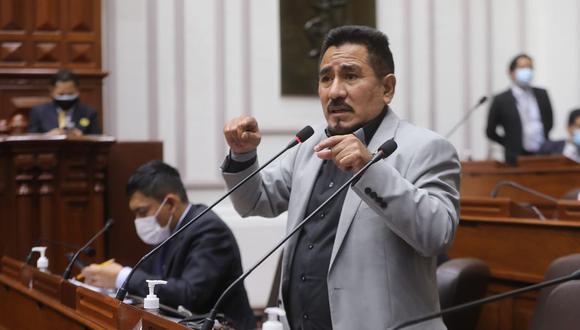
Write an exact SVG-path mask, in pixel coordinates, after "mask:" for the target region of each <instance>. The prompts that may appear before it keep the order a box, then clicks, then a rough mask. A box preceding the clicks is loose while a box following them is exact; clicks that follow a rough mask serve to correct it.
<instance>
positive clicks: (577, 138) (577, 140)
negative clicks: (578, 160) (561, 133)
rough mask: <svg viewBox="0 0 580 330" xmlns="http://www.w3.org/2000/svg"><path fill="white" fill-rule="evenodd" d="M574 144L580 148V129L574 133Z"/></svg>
mask: <svg viewBox="0 0 580 330" xmlns="http://www.w3.org/2000/svg"><path fill="white" fill-rule="evenodd" d="M572 143H574V145H575V146H577V147H578V148H580V128H577V129H575V130H574V132H572Z"/></svg>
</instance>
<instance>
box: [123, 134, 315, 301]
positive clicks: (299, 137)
mask: <svg viewBox="0 0 580 330" xmlns="http://www.w3.org/2000/svg"><path fill="white" fill-rule="evenodd" d="M313 133H314V131H313V130H312V128H311V127H310V126H306V127H305V128H303V129H302V130H301V131H300V132H299V133H298V134H296V137H295V138H294V140H292V141H291V142H290V143H288V145H287V146H286V147H285V148H284V149H282V151H280V152H278V153H277V154H276V155H275V156H274V157H272V158H271V159H270V160H268V161H267V162H266V163H265V164H264V165H262V166H260V168H258V169H257V170H255V171H254V172H252V173H251V174H250V175H248V176H247V177H245V178H244V179H243V180H242V181H240V182H238V184H236V185H235V186H234V187H233V188H232V189H230V190H228V191H227V192H226V193H225V194H224V195H223V196H222V197H220V198H219V199H218V200H217V201H215V202H214V203H213V204H211V205H210V206H209V207H208V208H206V209H205V210H203V211H202V212H201V213H200V214H198V215H197V216H196V217H194V218H193V219H191V220H187V222H186V223H185V225H183V226H181V228H179V229H177V230H176V231H175V232H174V233H173V234H171V235H170V236H169V237H167V238H166V239H165V240H164V241H163V242H161V243H160V244H158V245H157V246H156V247H154V248H153V249H151V251H149V253H147V254H146V255H144V256H143V257H142V258H141V259H139V261H138V262H137V264H135V266H134V267H133V268H131V272H130V273H129V275H127V278H126V279H125V282H123V285H121V287H120V288H119V290H117V294H116V296H115V298H116V299H117V300H119V301H123V300H124V299H125V296H126V295H127V291H128V290H127V285H128V284H129V280H130V279H131V277H132V276H133V273H134V272H135V270H136V269H137V268H139V266H140V265H141V264H142V263H143V262H144V261H145V260H147V259H148V258H149V257H151V256H152V255H153V254H154V253H155V252H157V251H158V250H159V249H161V248H162V247H163V246H164V245H165V243H167V242H168V241H170V240H172V239H173V237H175V236H177V235H179V233H181V232H182V231H184V230H185V229H186V228H188V227H189V226H190V225H191V224H192V223H194V222H196V221H197V220H198V219H199V218H201V217H202V216H204V215H205V214H206V213H207V212H209V211H210V210H211V209H213V208H214V206H216V205H217V204H219V203H220V202H221V201H223V200H224V199H225V198H226V197H228V196H229V195H231V194H232V193H233V192H234V191H236V190H237V189H238V188H239V187H241V186H242V185H243V184H244V183H246V182H247V181H248V180H250V179H251V178H252V177H254V175H256V174H258V173H259V172H260V171H261V170H262V169H263V168H264V167H266V166H268V165H269V164H270V163H271V162H273V161H274V160H276V159H277V158H278V157H280V155H282V154H283V153H285V152H286V151H288V150H289V149H290V148H292V147H294V146H295V145H297V144H298V143H302V142H303V141H306V139H308V138H310V136H312V134H313Z"/></svg>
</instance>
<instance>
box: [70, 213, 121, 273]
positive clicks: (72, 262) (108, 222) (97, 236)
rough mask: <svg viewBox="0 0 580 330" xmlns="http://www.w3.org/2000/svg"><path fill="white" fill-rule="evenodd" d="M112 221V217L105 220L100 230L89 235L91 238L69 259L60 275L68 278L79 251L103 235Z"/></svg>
mask: <svg viewBox="0 0 580 330" xmlns="http://www.w3.org/2000/svg"><path fill="white" fill-rule="evenodd" d="M114 222H115V221H114V220H113V219H109V220H107V223H105V226H104V227H103V228H102V229H101V230H99V231H98V232H97V233H96V234H95V235H94V236H93V237H91V239H89V241H88V242H87V243H86V244H85V245H84V246H83V247H82V248H80V249H79V250H78V251H77V252H76V253H75V254H74V256H73V257H72V258H71V260H70V261H69V263H68V265H67V266H66V269H65V270H64V273H62V277H63V278H64V279H65V280H68V279H69V277H70V273H71V272H72V267H73V265H74V264H75V262H76V260H77V259H78V257H79V255H80V254H81V252H82V251H83V250H84V249H86V248H87V247H88V246H89V245H91V244H93V242H94V241H95V240H96V239H97V238H99V237H100V236H101V235H103V233H105V232H106V231H107V230H109V228H111V226H112V225H113V223H114Z"/></svg>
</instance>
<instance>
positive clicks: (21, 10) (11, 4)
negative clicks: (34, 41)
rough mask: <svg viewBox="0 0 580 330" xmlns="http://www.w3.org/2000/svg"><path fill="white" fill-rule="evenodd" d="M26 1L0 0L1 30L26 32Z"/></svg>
mask: <svg viewBox="0 0 580 330" xmlns="http://www.w3.org/2000/svg"><path fill="white" fill-rule="evenodd" d="M25 3H26V1H23V0H2V1H0V32H7V31H10V32H11V33H14V32H20V33H23V32H24V30H25V26H26V24H25V22H26V21H25V19H26V15H25V12H26V8H25Z"/></svg>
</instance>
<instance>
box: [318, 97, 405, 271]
mask: <svg viewBox="0 0 580 330" xmlns="http://www.w3.org/2000/svg"><path fill="white" fill-rule="evenodd" d="M399 121H400V120H399V118H398V117H397V115H396V114H395V113H394V112H393V111H392V110H391V109H390V108H389V110H388V112H387V114H386V115H385V118H384V119H383V122H382V123H381V125H380V126H379V128H378V129H377V131H376V133H375V135H374V136H373V138H372V139H371V141H370V143H369V145H368V149H369V150H370V151H371V152H374V151H376V150H377V149H378V147H380V146H381V145H382V144H383V143H384V142H385V141H387V140H388V139H390V138H392V137H395V133H396V130H397V127H398V126H399ZM395 140H396V139H395ZM361 202H362V199H361V198H360V197H359V196H358V195H357V194H356V193H355V192H354V191H353V190H352V189H350V188H349V189H348V192H347V194H346V198H345V199H344V204H343V205H342V211H341V213H340V220H339V221H338V228H337V229H336V237H335V238H334V245H333V246H332V254H331V256H330V265H329V272H330V269H332V266H333V264H334V260H335V259H336V256H337V255H338V253H339V251H340V248H341V246H342V244H343V242H344V239H345V238H346V234H347V233H348V230H349V228H350V226H351V224H352V222H353V221H354V218H355V217H356V213H357V211H358V209H359V207H360V205H361Z"/></svg>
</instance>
